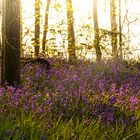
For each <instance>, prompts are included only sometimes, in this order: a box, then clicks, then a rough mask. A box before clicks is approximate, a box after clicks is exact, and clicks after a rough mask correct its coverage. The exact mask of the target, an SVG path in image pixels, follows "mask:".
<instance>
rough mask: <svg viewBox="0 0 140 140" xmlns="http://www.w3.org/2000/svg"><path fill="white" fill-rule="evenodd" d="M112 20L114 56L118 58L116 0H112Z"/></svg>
mask: <svg viewBox="0 0 140 140" xmlns="http://www.w3.org/2000/svg"><path fill="white" fill-rule="evenodd" d="M110 22H111V32H112V36H111V45H112V56H113V57H114V58H117V56H118V54H117V53H118V52H117V23H116V0H110Z"/></svg>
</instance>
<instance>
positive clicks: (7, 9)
mask: <svg viewBox="0 0 140 140" xmlns="http://www.w3.org/2000/svg"><path fill="white" fill-rule="evenodd" d="M20 5H21V3H20V0H3V15H2V16H3V21H2V22H3V23H2V84H3V85H4V84H5V82H7V83H8V85H12V86H13V85H18V84H20V43H21V33H20V25H21V24H20V23H21V22H20Z"/></svg>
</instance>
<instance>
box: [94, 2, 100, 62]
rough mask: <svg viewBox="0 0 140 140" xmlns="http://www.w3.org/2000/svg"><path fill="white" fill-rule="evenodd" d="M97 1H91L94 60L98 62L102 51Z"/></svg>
mask: <svg viewBox="0 0 140 140" xmlns="http://www.w3.org/2000/svg"><path fill="white" fill-rule="evenodd" d="M97 3H98V1H97V0H94V1H93V17H94V18H93V19H94V35H95V37H94V47H95V51H96V61H97V62H100V61H101V59H102V52H101V49H100V38H99V25H98V8H97V6H98V4H97Z"/></svg>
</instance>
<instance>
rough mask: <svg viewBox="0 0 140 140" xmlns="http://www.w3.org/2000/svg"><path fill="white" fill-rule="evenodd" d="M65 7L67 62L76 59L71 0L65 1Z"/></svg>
mask: <svg viewBox="0 0 140 140" xmlns="http://www.w3.org/2000/svg"><path fill="white" fill-rule="evenodd" d="M66 7H67V24H68V53H69V61H73V60H75V59H76V53H75V50H76V48H75V34H74V19H73V6H72V0H66Z"/></svg>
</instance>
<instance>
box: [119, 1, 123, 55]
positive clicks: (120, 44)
mask: <svg viewBox="0 0 140 140" xmlns="http://www.w3.org/2000/svg"><path fill="white" fill-rule="evenodd" d="M121 13H122V9H121V0H119V51H120V58H123V53H122V20H121V18H122V14H121Z"/></svg>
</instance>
